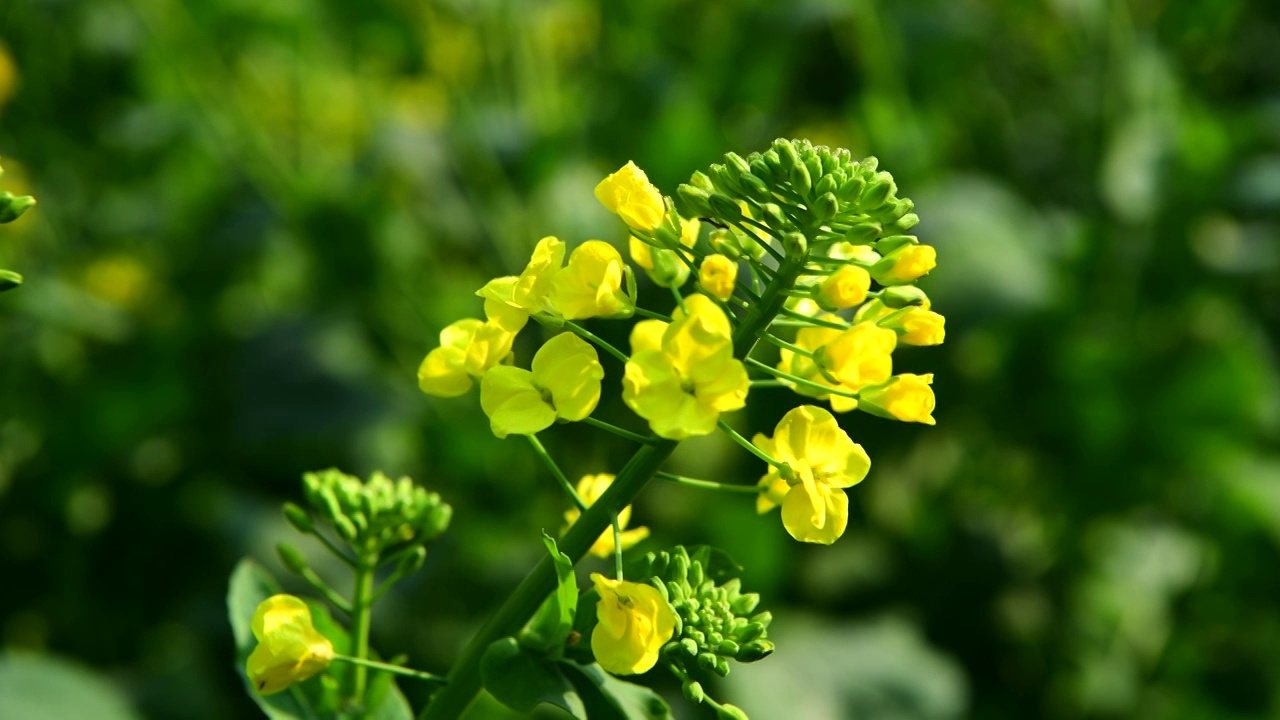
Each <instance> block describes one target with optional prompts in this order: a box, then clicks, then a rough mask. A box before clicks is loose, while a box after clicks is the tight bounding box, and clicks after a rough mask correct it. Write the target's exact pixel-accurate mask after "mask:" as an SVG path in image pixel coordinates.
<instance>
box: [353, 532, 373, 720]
mask: <svg viewBox="0 0 1280 720" xmlns="http://www.w3.org/2000/svg"><path fill="white" fill-rule="evenodd" d="M377 567H378V555H377V553H376V552H370V551H368V550H366V551H364V552H363V553H361V554H360V557H359V558H357V559H356V583H355V593H354V594H353V595H352V597H351V626H352V631H353V633H354V635H353V637H352V639H351V655H352V657H354V658H355V659H357V660H367V659H368V658H369V625H370V623H371V621H372V620H373V579H374V577H373V576H374V571H375V570H376V569H377ZM368 679H369V669H368V668H367V667H365V666H364V665H360V664H357V665H356V666H355V667H354V668H352V673H351V699H352V701H354V702H355V704H356V705H358V706H360V707H364V699H365V698H364V691H365V686H366V685H367V684H368Z"/></svg>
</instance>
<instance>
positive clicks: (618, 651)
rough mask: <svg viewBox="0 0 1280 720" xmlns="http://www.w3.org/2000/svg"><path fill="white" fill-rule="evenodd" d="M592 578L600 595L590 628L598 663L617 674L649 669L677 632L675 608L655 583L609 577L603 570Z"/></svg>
mask: <svg viewBox="0 0 1280 720" xmlns="http://www.w3.org/2000/svg"><path fill="white" fill-rule="evenodd" d="M591 581H592V582H593V583H595V586H596V592H598V593H599V594H600V601H599V602H598V603H596V627H595V629H594V630H592V631H591V652H592V653H594V654H595V656H596V662H598V663H600V667H602V668H604V669H605V670H606V671H608V672H611V673H613V674H614V675H637V674H639V673H643V672H648V671H649V670H651V669H652V668H653V666H654V665H656V664H657V663H658V651H659V650H661V649H662V646H663V645H666V644H667V642H669V641H670V640H671V636H672V635H673V634H674V633H675V629H676V612H675V610H673V609H672V608H671V604H670V603H668V602H667V601H666V600H664V599H663V597H662V595H661V593H659V592H658V590H657V588H655V587H653V586H652V585H645V584H642V583H633V582H627V581H625V580H610V579H609V578H607V577H605V576H603V575H601V574H600V573H592V575H591Z"/></svg>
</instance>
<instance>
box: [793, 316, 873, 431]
mask: <svg viewBox="0 0 1280 720" xmlns="http://www.w3.org/2000/svg"><path fill="white" fill-rule="evenodd" d="M819 319H821V320H827V321H830V322H843V319H842V318H841V317H840V316H839V315H832V314H830V313H828V314H825V315H821V316H819ZM841 332H842V331H841V330H837V329H835V328H826V327H808V328H803V329H801V330H800V331H798V332H797V333H796V340H795V343H794V344H795V345H797V346H799V347H801V348H803V349H805V350H808V351H809V352H815V351H817V350H818V349H819V348H821V347H822V346H823V345H826V344H827V343H829V342H831V341H832V340H834V339H836V338H838V337H840V334H841ZM778 369H779V370H781V371H783V372H785V373H789V374H791V375H795V376H797V377H800V378H803V379H805V380H808V381H810V382H815V383H818V384H819V385H825V386H827V387H829V388H832V389H836V390H845V391H849V392H856V391H857V388H853V387H846V386H845V385H843V384H841V383H839V382H832V381H831V379H830V378H828V377H826V376H825V375H824V374H823V373H822V370H821V369H820V368H819V367H818V365H817V363H815V362H814V361H813V359H812V358H809V357H806V356H805V355H802V354H800V353H798V352H794V351H792V350H788V349H786V348H783V349H782V351H781V360H780V362H779V363H778ZM784 382H785V381H784ZM790 385H791V389H792V390H794V391H796V392H797V393H799V394H801V395H807V396H809V397H815V398H818V399H819V400H826V401H828V402H830V403H831V409H832V410H835V411H836V412H848V411H850V410H852V409H854V408H856V407H857V406H858V401H857V400H855V399H853V398H851V397H845V396H843V395H832V394H830V393H823V392H821V391H819V390H817V389H815V388H812V387H808V386H806V385H800V384H796V383H790Z"/></svg>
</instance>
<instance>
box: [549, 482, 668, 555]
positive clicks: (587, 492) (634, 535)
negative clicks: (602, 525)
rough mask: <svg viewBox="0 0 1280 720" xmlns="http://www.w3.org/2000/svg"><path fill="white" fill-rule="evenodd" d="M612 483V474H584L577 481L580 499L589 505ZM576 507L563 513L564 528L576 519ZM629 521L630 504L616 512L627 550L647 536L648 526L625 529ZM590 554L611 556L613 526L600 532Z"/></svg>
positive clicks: (623, 546)
mask: <svg viewBox="0 0 1280 720" xmlns="http://www.w3.org/2000/svg"><path fill="white" fill-rule="evenodd" d="M612 484H613V476H612V475H609V474H606V473H601V474H599V475H584V476H583V478H582V479H581V480H579V481H578V496H579V497H581V498H582V501H583V502H584V503H586V504H587V507H591V506H592V505H594V504H595V503H596V501H597V500H599V499H600V496H601V495H604V491H605V490H608V489H609V486H610V485H612ZM578 515H579V513H578V508H570V509H569V510H566V511H565V513H564V521H565V523H566V529H568V528H567V526H568V525H572V524H574V523H575V522H577V521H578ZM629 522H631V506H630V505H628V506H626V507H624V508H622V511H621V512H619V513H618V527H619V528H620V529H621V530H622V549H623V550H629V549H631V548H633V547H635V544H636V543H638V542H640V541H641V540H643V539H645V538H647V537H649V528H647V527H644V526H641V527H638V528H633V529H631V530H628V529H627V523H629ZM591 554H592V555H595V556H597V557H602V558H607V557H613V528H612V527H610V528H609V529H608V530H605V531H604V532H602V533H600V537H599V538H597V539H596V541H595V543H594V544H592V545H591Z"/></svg>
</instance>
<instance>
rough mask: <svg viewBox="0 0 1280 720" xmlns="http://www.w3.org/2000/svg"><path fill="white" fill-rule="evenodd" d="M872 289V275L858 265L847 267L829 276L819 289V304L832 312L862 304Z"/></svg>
mask: <svg viewBox="0 0 1280 720" xmlns="http://www.w3.org/2000/svg"><path fill="white" fill-rule="evenodd" d="M870 289H871V275H870V274H868V273H867V271H866V270H864V269H862V268H860V267H858V266H857V265H845V266H843V267H841V268H840V269H839V270H836V271H835V272H833V273H831V274H830V275H828V276H827V279H826V280H823V281H822V285H820V286H819V288H818V302H819V304H820V305H824V306H826V307H827V308H829V309H831V310H843V309H845V308H851V307H853V306H854V305H858V304H860V303H862V301H863V300H866V299H867V291H868V290H870Z"/></svg>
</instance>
